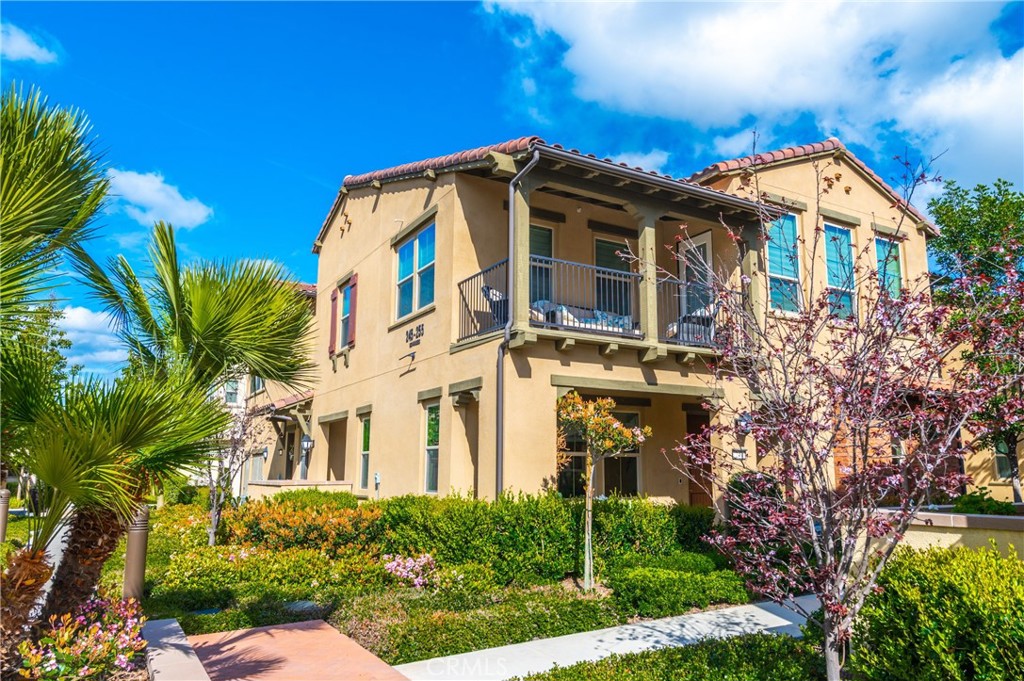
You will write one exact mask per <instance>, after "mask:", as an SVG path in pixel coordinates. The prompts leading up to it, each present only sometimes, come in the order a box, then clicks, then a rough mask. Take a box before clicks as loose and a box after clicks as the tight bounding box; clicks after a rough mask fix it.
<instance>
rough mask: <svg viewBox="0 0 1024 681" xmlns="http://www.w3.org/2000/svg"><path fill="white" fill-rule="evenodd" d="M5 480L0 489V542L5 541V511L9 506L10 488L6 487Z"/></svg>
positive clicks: (6, 511) (8, 509)
mask: <svg viewBox="0 0 1024 681" xmlns="http://www.w3.org/2000/svg"><path fill="white" fill-rule="evenodd" d="M6 482H7V481H6V480H5V481H4V488H3V489H0V542H5V541H7V513H8V511H10V508H11V490H9V489H7V484H6Z"/></svg>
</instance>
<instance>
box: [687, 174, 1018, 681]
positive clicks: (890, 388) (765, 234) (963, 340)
mask: <svg viewBox="0 0 1024 681" xmlns="http://www.w3.org/2000/svg"><path fill="white" fill-rule="evenodd" d="M814 170H815V172H816V173H817V175H818V180H819V187H820V188H821V189H819V192H820V193H821V194H827V193H828V191H829V189H830V187H831V186H832V185H833V184H834V183H835V179H836V175H835V169H834V168H832V167H831V165H830V164H828V163H825V164H817V163H815V164H814ZM926 179H927V178H926V176H925V175H924V174H923V173H913V174H912V175H911V182H910V183H909V186H910V187H911V189H912V188H913V187H914V186H916V185H917V184H918V183H919V182H921V181H924V180H926ZM750 189H751V193H752V194H753V195H754V196H755V197H757V198H760V190H759V188H758V186H757V175H756V173H753V174H752V175H751V177H750ZM911 194H912V191H909V192H908V193H907V197H906V198H907V200H906V203H907V204H909V198H910V195H911ZM819 201H820V195H819ZM893 208H894V209H896V210H897V211H898V212H899V213H900V214H901V215H906V210H905V208H906V206H905V204H902V203H897V204H895V205H894V206H893ZM763 211H764V212H763V219H762V221H761V224H759V225H751V226H748V227H746V228H742V229H736V228H733V227H731V226H729V225H726V227H727V229H729V232H730V234H731V235H732V237H733V238H734V240H735V242H736V243H737V245H738V247H739V248H740V249H741V251H742V250H743V249H748V248H753V249H761V247H762V246H763V245H764V244H765V242H770V241H771V240H772V239H777V238H779V234H780V230H779V229H778V224H779V222H778V220H779V219H780V218H779V212H778V211H777V210H775V209H772V208H769V207H767V206H764V207H763ZM815 214H817V219H816V220H815V224H814V227H813V236H810V237H806V238H804V237H800V236H798V237H797V240H798V248H796V249H793V251H794V252H797V251H799V252H801V256H800V263H793V266H794V269H795V270H796V271H798V272H799V284H798V285H797V287H796V288H795V290H794V289H785V288H783V287H780V286H778V285H777V284H776V283H773V282H771V281H770V279H769V278H768V277H767V275H766V274H765V271H764V268H763V267H760V268H757V271H756V272H752V273H748V274H746V275H744V276H743V277H742V278H741V282H740V288H741V289H742V295H737V294H736V293H735V291H734V290H733V289H735V288H736V286H737V282H736V279H735V278H730V277H724V276H721V275H720V274H718V273H716V272H713V271H708V272H706V273H705V276H706V277H707V282H706V283H707V285H708V286H709V287H710V289H711V290H712V291H713V292H714V297H715V299H716V300H717V302H718V305H719V310H718V314H717V320H718V327H717V330H716V338H717V340H718V342H719V343H720V346H719V348H718V351H719V353H718V357H717V359H716V360H715V362H714V363H713V364H712V365H710V371H711V374H712V376H713V381H714V382H715V383H717V384H719V385H723V384H726V383H739V384H740V385H741V386H743V387H745V388H746V390H725V391H724V394H725V395H726V397H724V398H723V399H722V400H721V401H720V402H719V403H717V404H715V405H710V404H709V405H707V407H708V408H709V409H711V408H714V409H715V410H716V411H715V418H714V419H713V421H712V424H711V426H710V429H709V430H710V432H709V433H708V434H707V435H708V437H705V438H699V439H692V440H689V441H687V442H686V443H684V444H681V445H679V446H678V448H677V452H678V455H679V458H680V461H679V466H678V467H679V470H680V471H682V472H684V473H687V474H690V473H691V472H692V471H694V470H696V469H700V468H701V467H710V468H711V470H712V471H713V474H712V475H711V476H709V477H703V476H696V475H691V476H690V477H691V484H695V485H699V486H704V488H705V491H706V492H707V493H708V494H711V495H713V496H715V497H721V496H723V495H724V497H725V499H726V501H727V508H728V513H727V514H726V518H725V520H724V526H723V528H722V529H721V530H719V531H716V532H713V533H712V534H711V536H710V537H708V539H709V541H710V542H711V543H712V544H713V545H715V546H716V547H717V548H718V549H720V550H721V551H722V552H723V553H724V554H725V555H727V556H729V557H730V558H731V559H732V560H733V561H734V563H735V566H736V569H737V570H738V571H739V572H740V573H742V574H743V575H744V576H745V577H746V578H747V580H748V584H749V586H750V587H751V588H753V589H754V590H755V591H757V592H759V593H760V594H762V595H764V596H765V597H767V598H769V599H772V600H774V601H776V602H779V603H783V604H785V605H786V606H787V607H790V608H792V609H794V610H796V611H797V612H798V613H800V614H802V615H804V616H807V617H808V618H809V621H811V622H813V623H815V624H817V625H819V626H820V627H821V628H822V630H823V632H824V639H825V651H824V653H825V658H826V669H827V674H828V678H829V679H830V681H836V680H838V679H839V678H840V673H841V668H842V665H843V651H844V650H845V644H846V642H847V641H848V639H849V638H850V636H851V635H852V631H853V623H854V620H855V619H856V617H857V614H858V612H859V611H860V609H861V607H862V605H863V604H864V601H865V598H866V597H867V596H868V595H869V594H871V593H872V591H873V590H875V589H876V588H877V586H876V583H877V579H878V576H879V573H880V572H881V571H882V570H883V569H884V567H885V565H886V562H887V561H888V559H889V558H890V556H891V555H892V554H893V551H894V550H895V549H896V547H897V545H898V544H899V542H900V540H901V539H902V537H903V535H904V534H905V532H906V531H907V528H908V526H909V525H910V523H911V521H912V519H913V518H914V517H915V515H916V514H917V513H918V512H919V511H921V509H922V508H925V507H927V506H928V505H929V504H931V503H933V502H934V501H936V500H938V499H941V498H949V497H954V496H957V495H959V494H960V493H961V491H962V490H963V488H964V485H965V484H966V483H967V482H968V478H967V477H966V476H965V475H964V474H963V465H962V461H963V457H965V456H968V455H970V454H971V453H972V451H973V450H974V448H975V447H976V446H977V443H978V442H980V441H982V439H983V438H984V436H985V435H986V430H987V429H988V428H989V427H990V426H989V425H987V422H984V421H979V420H978V419H977V418H976V417H977V415H978V414H979V413H981V412H982V411H983V410H984V408H985V407H986V405H990V404H992V403H993V401H998V399H997V398H999V397H1000V396H1008V395H1009V396H1014V395H1015V396H1016V397H1013V398H1012V399H1010V400H1005V399H1004V400H1003V401H1002V403H1005V404H1008V405H1009V408H1008V409H1007V410H1005V411H1004V412H1003V413H1002V414H1001V417H1002V418H1004V419H1005V418H1016V419H1019V418H1020V415H1021V413H1024V409H1022V408H1021V407H1022V405H1021V402H1020V397H1019V396H1020V387H1021V384H1022V380H1024V367H1022V364H1021V357H1022V354H1024V348H1022V344H1021V338H1022V335H1021V323H1022V322H1021V317H1020V315H1016V316H1014V315H1008V314H1007V312H1008V309H1007V308H1006V306H1007V305H1010V304H1012V301H1020V300H1022V299H1024V286H1022V281H1021V278H1020V273H1019V272H1018V271H1017V270H1016V269H1015V267H1014V266H1013V263H1012V262H1010V261H1008V262H1007V263H1006V266H1005V268H1004V272H1003V275H1002V276H1001V277H1000V280H999V281H1000V283H999V286H1001V287H1002V289H1001V293H1003V294H1004V295H1001V296H998V297H993V298H991V299H990V302H989V304H987V305H985V306H979V307H978V308H976V309H974V310H970V311H967V312H964V311H961V312H960V313H958V314H953V313H952V311H951V310H950V309H949V308H947V307H944V306H942V305H939V304H936V303H935V301H934V300H933V299H932V296H931V291H930V285H929V281H928V280H927V277H921V278H920V279H919V280H904V279H903V278H902V277H900V278H899V279H898V280H897V281H893V278H892V277H891V273H890V272H888V271H887V270H888V268H887V267H886V265H887V264H888V263H889V262H890V260H889V258H890V254H888V253H886V252H885V245H884V244H882V245H877V244H876V243H875V242H874V240H872V243H871V246H870V248H869V249H863V250H862V251H859V252H858V251H856V250H855V249H852V248H848V244H844V247H845V249H846V252H848V253H849V254H850V255H849V256H848V257H849V260H848V262H847V263H846V264H845V267H844V268H840V271H842V272H843V275H844V281H843V282H842V286H840V287H836V286H834V285H833V286H828V285H822V284H821V283H820V282H826V281H828V278H827V277H825V276H823V275H824V272H822V271H821V270H822V268H823V267H824V263H825V261H826V252H829V253H830V254H832V255H834V254H835V253H836V252H837V250H838V249H836V248H830V247H829V239H831V238H834V237H833V235H832V234H830V232H829V231H827V230H826V227H825V225H824V222H823V220H822V219H821V217H820V212H819V211H815V213H812V214H811V215H810V217H812V218H813V217H814V215H815ZM723 224H724V223H723ZM893 227H894V229H893V232H894V233H895V234H899V233H901V232H902V231H903V230H902V229H901V225H900V224H896V225H894V226H893ZM891 244H892V246H891V247H892V249H893V250H895V249H897V248H898V247H899V246H898V245H897V244H898V242H897V241H892V242H891ZM830 257H831V256H830ZM835 269H836V268H833V272H834V271H835ZM815 270H817V271H815ZM758 272H759V273H758ZM831 283H832V284H834V283H835V282H834V281H833V282H831ZM956 285H958V286H962V287H964V290H969V289H970V288H971V282H966V281H965V282H959V283H958V284H956ZM844 291H850V292H852V293H851V294H850V295H849V296H845V297H844V296H843V295H842V294H843V292H844ZM786 295H792V296H793V297H794V299H792V300H789V301H788V302H787V301H785V300H782V299H781V297H783V296H786ZM991 301H995V302H991ZM1018 304H1019V302H1018ZM780 307H781V308H786V309H785V312H780V311H779V308H780ZM979 328H984V329H986V333H985V334H978V333H977V330H978V329H979ZM993 359H997V360H998V361H999V363H1000V367H1001V371H1000V372H998V373H992V372H991V371H987V370H986V366H987V364H990V363H991V361H992V360H993ZM1014 410H1016V416H1014V417H1010V416H1008V412H1011V411H1014ZM968 425H970V427H971V437H966V436H965V427H966V426H968ZM1003 425H1005V421H1004V422H1003ZM755 446H756V458H753V459H743V460H737V459H736V458H734V457H733V450H735V449H738V448H743V447H746V448H753V447H755ZM808 592H809V593H812V594H814V595H815V596H817V598H818V601H819V602H820V605H821V610H820V612H818V611H815V609H814V608H803V607H802V606H801V605H800V604H799V603H797V602H795V601H793V600H792V597H793V596H795V595H798V594H802V593H808Z"/></svg>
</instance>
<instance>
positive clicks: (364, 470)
mask: <svg viewBox="0 0 1024 681" xmlns="http://www.w3.org/2000/svg"><path fill="white" fill-rule="evenodd" d="M369 486H370V417H369V416H367V417H366V418H364V419H363V442H362V447H361V448H360V452H359V487H361V488H362V489H366V488H367V487H369Z"/></svg>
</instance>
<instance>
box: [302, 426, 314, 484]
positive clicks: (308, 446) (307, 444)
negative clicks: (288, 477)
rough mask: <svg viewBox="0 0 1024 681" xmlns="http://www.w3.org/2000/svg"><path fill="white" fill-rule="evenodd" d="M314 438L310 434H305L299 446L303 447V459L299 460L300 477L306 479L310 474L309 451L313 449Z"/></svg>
mask: <svg viewBox="0 0 1024 681" xmlns="http://www.w3.org/2000/svg"><path fill="white" fill-rule="evenodd" d="M314 444H315V443H314V442H313V438H311V437H310V436H309V435H303V436H302V439H301V440H300V441H299V447H300V448H301V449H302V459H301V460H300V461H299V479H300V480H305V479H306V477H307V476H308V475H309V453H310V452H312V451H313V445H314Z"/></svg>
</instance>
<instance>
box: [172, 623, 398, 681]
mask: <svg viewBox="0 0 1024 681" xmlns="http://www.w3.org/2000/svg"><path fill="white" fill-rule="evenodd" d="M188 640H189V643H191V644H192V647H193V648H194V649H195V651H196V655H198V656H199V659H200V660H201V661H202V663H203V667H205V668H206V673H207V674H209V675H210V679H211V681H243V680H244V681H271V680H272V679H274V680H284V679H287V680H289V681H292V680H303V681H305V680H308V681H333V680H334V679H338V680H342V679H343V680H344V681H356V680H359V681H371V680H372V681H405V679H406V677H405V676H403V675H402V674H400V673H399V672H397V671H395V670H394V669H393V668H392V667H391V666H389V665H388V664H387V663H385V662H383V661H382V660H380V659H379V658H378V657H376V656H375V655H374V654H373V653H371V652H370V651H368V650H366V649H365V648H363V647H362V646H360V645H359V644H358V643H356V642H355V641H353V640H352V639H350V638H349V637H348V636H345V635H343V634H341V633H339V632H338V630H337V629H335V628H334V627H332V626H330V625H329V624H327V623H326V622H324V621H323V620H312V621H309V622H296V623H295V624H280V625H276V626H271V627H257V628H256V629H242V630H240V631H225V632H222V633H219V634H204V635H202V636H189V637H188Z"/></svg>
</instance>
